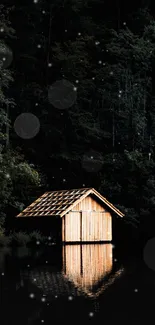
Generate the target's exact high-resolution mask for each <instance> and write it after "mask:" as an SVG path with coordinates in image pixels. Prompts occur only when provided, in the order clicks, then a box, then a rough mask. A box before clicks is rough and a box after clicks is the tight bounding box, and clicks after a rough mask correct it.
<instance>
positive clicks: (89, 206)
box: [73, 195, 105, 211]
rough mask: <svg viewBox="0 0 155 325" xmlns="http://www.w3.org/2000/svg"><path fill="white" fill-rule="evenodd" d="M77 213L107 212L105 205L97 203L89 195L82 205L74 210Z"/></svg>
mask: <svg viewBox="0 0 155 325" xmlns="http://www.w3.org/2000/svg"><path fill="white" fill-rule="evenodd" d="M73 210H75V211H81V210H82V211H88V210H90V211H93V210H95V211H105V208H104V207H103V205H102V204H101V203H99V202H97V201H96V200H95V199H94V198H93V196H91V195H89V196H87V197H86V198H85V199H83V200H82V201H81V202H80V203H78V204H77V205H76V206H75V207H74V209H73Z"/></svg>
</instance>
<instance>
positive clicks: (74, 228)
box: [62, 211, 112, 242]
mask: <svg viewBox="0 0 155 325" xmlns="http://www.w3.org/2000/svg"><path fill="white" fill-rule="evenodd" d="M81 214H82V218H81ZM64 220H65V222H64ZM81 221H82V224H81ZM81 226H82V229H81ZM81 230H82V231H81ZM64 234H65V238H64ZM81 235H82V236H81ZM81 237H82V238H81ZM81 240H82V241H83V242H90V241H94V242H95V241H111V240H112V217H111V214H110V213H109V212H89V211H82V213H81V212H69V213H68V214H66V216H65V219H64V217H63V218H62V241H65V242H80V241H81Z"/></svg>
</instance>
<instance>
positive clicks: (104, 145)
mask: <svg viewBox="0 0 155 325" xmlns="http://www.w3.org/2000/svg"><path fill="white" fill-rule="evenodd" d="M110 5H111V4H110V2H108V3H106V1H105V2H104V4H103V1H93V0H86V1H79V0H74V1H73V0H67V1H65V2H63V1H52V4H51V5H50V4H49V3H48V1H45V0H44V1H38V2H37V1H34V3H32V2H31V3H30V2H28V3H26V4H25V3H21V2H19V3H18V1H17V4H16V6H15V7H13V8H11V10H9V8H8V9H7V10H6V7H3V6H1V7H0V25H1V26H0V27H1V39H0V47H1V48H2V47H3V44H7V45H9V46H10V48H11V49H12V51H13V60H12V63H11V64H10V66H9V67H7V68H4V66H3V62H2V64H1V67H0V80H1V87H0V103H1V108H0V139H1V149H0V180H1V181H0V211H1V212H0V217H1V220H2V219H3V217H6V216H7V217H8V218H9V217H10V216H13V215H14V214H15V213H17V211H19V210H20V209H22V208H23V207H24V206H25V205H26V204H28V203H29V202H30V201H33V199H34V198H35V197H37V196H38V194H39V193H40V194H41V193H42V192H43V191H44V190H55V189H67V188H78V187H90V186H91V187H95V188H96V189H97V190H98V191H100V192H101V193H102V194H103V195H104V196H106V197H107V198H108V199H109V200H111V201H112V202H113V204H115V205H116V206H118V207H119V208H120V209H121V210H122V211H124V212H125V214H126V220H127V221H128V222H129V223H132V225H133V226H137V225H139V223H140V224H141V231H142V232H144V229H146V226H148V228H147V231H148V234H150V233H151V231H152V230H151V229H152V225H153V222H154V220H153V219H154V218H153V216H154V211H155V176H154V170H155V157H154V142H155V91H154V67H155V65H154V63H155V21H154V17H153V13H152V16H151V14H150V13H149V9H148V8H146V7H145V8H144V7H142V5H141V8H140V7H139V8H133V7H132V8H131V7H130V4H129V5H128V4H126V7H127V9H126V10H128V16H127V14H126V11H125V9H124V8H123V7H122V8H120V7H119V5H117V4H116V3H113V6H112V7H110ZM8 7H9V1H8ZM10 7H11V1H10ZM111 8H112V10H111ZM121 10H122V11H121ZM116 12H117V14H116ZM96 13H98V15H96ZM10 21H11V23H10ZM1 52H2V50H1ZM1 58H2V54H1ZM62 79H63V80H64V79H65V80H68V82H70V83H71V84H72V85H73V87H74V88H73V89H74V90H73V91H72V93H71V94H70V97H69V98H70V100H71V98H72V100H73V103H72V105H70V106H68V107H67V108H66V106H65V107H64V103H62V102H61V106H62V107H59V106H58V105H55V104H54V102H52V101H51V96H53V95H52V87H51V86H52V85H53V83H55V82H56V81H60V80H62ZM58 96H59V97H61V96H62V93H61V92H60V93H59V94H58ZM8 107H9V108H8ZM21 113H33V114H34V115H35V116H36V117H37V118H38V120H39V123H40V131H39V132H38V133H37V135H36V136H35V137H34V136H33V137H31V138H30V139H24V138H23V137H20V136H18V134H16V133H17V132H15V131H16V130H15V129H14V122H15V119H16V118H17V117H18V116H19V114H21ZM8 123H10V126H8ZM8 135H9V137H8ZM14 208H15V210H14ZM138 227H139V226H138ZM149 227H150V228H149Z"/></svg>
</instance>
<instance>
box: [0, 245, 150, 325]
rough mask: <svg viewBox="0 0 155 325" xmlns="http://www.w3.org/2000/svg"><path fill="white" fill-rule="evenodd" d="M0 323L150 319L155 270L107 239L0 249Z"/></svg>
mask: <svg viewBox="0 0 155 325" xmlns="http://www.w3.org/2000/svg"><path fill="white" fill-rule="evenodd" d="M0 272H1V277H0V279H1V283H0V291H1V296H0V305H1V308H0V310H1V318H0V324H8V325H12V324H15V325H19V324H20V325H26V324H29V325H31V324H34V325H36V324H45V325H46V324H49V325H55V324H74V323H75V324H86V323H93V324H98V323H103V324H123V325H124V324H143V323H145V324H154V322H155V271H151V270H150V269H149V268H148V267H147V266H146V265H145V263H144V262H143V260H142V259H141V258H140V257H137V256H134V255H133V254H128V253H127V252H125V251H124V253H123V254H122V253H120V252H119V251H118V250H117V247H113V246H112V245H111V244H94V245H88V244H87V245H66V246H63V247H56V246H51V247H48V248H47V249H46V250H45V249H41V248H40V249H33V250H32V249H28V248H26V247H25V248H19V249H16V250H14V251H11V250H9V249H1V250H0Z"/></svg>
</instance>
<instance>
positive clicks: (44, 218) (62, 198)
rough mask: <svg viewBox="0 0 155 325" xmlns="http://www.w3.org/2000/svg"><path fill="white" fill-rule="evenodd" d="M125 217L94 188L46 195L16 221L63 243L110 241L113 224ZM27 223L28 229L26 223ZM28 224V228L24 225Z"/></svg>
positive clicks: (25, 210)
mask: <svg viewBox="0 0 155 325" xmlns="http://www.w3.org/2000/svg"><path fill="white" fill-rule="evenodd" d="M116 216H117V217H119V218H122V217H123V216H124V214H123V213H122V212H120V211H119V210H118V209H117V208H116V207H114V206H113V205H112V204H111V203H110V202H109V201H108V200H107V199H106V198H105V197H103V196H102V195H101V194H100V193H98V192H97V191H96V190H95V189H94V188H82V189H72V190H62V191H52V192H46V193H44V194H43V195H42V196H41V197H39V198H38V199H37V200H36V201H34V202H33V203H32V204H31V205H29V206H28V207H27V208H26V209H24V210H23V211H22V212H21V213H20V214H18V215H17V218H18V219H20V224H21V225H24V223H25V221H26V223H25V228H26V229H25V230H27V231H28V229H29V230H31V231H32V229H33V230H34V229H36V230H40V231H41V232H42V233H44V234H46V235H51V236H54V238H55V239H56V240H58V241H59V242H60V241H61V242H62V243H81V242H82V243H84V242H86V243H88V242H110V241H112V222H113V218H115V217H116ZM27 221H29V222H28V223H29V227H28V223H27ZM26 224H27V226H26Z"/></svg>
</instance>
